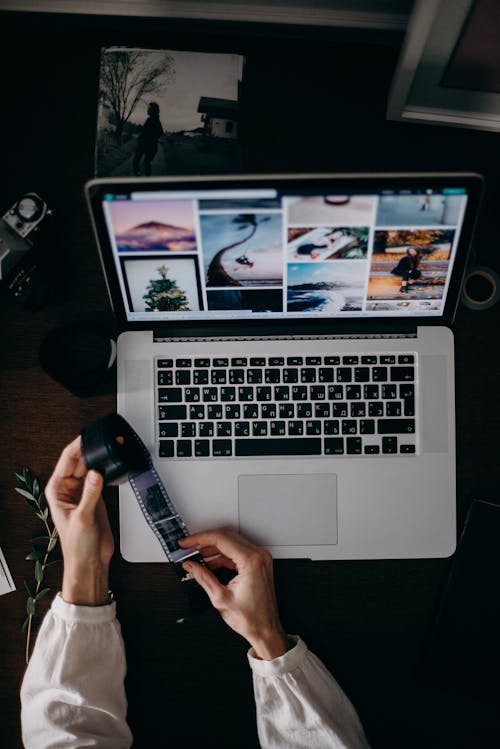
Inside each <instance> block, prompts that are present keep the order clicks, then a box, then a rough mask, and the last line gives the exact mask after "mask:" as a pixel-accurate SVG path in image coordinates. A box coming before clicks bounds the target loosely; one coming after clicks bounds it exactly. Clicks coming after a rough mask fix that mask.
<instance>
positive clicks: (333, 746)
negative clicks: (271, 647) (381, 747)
mask: <svg viewBox="0 0 500 749" xmlns="http://www.w3.org/2000/svg"><path fill="white" fill-rule="evenodd" d="M292 639H294V640H295V641H296V645H295V647H293V648H292V649H291V650H289V651H288V652H287V653H285V654H284V655H282V656H280V657H279V658H275V659H274V660H272V661H263V660H259V659H258V658H256V656H255V653H254V651H253V649H250V650H249V652H248V660H249V662H250V667H251V669H252V672H253V685H254V692H255V702H256V707H257V729H258V733H259V740H260V744H261V746H262V747H263V749H282V748H283V747H285V746H286V747H287V749H325V748H326V747H329V749H369V746H368V742H367V740H366V737H365V734H364V731H363V728H362V726H361V723H360V720H359V718H358V715H357V713H356V711H355V709H354V707H353V706H352V704H351V703H350V702H349V700H348V699H347V697H346V695H345V694H344V692H343V691H342V689H341V688H340V686H339V685H338V684H337V682H336V681H335V679H334V678H333V676H332V675H331V674H330V672H329V671H327V669H326V668H325V666H324V665H323V663H322V662H321V661H320V660H319V658H317V657H316V656H315V655H314V654H313V653H311V651H310V650H309V649H308V648H307V646H306V644H305V643H304V642H303V641H302V640H301V639H300V638H299V637H293V638H292Z"/></svg>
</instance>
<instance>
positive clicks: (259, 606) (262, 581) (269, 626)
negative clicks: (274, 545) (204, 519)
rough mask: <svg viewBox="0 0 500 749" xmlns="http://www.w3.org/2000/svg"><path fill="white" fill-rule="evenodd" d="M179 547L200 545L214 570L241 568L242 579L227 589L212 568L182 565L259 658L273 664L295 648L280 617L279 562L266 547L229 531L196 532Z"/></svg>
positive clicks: (237, 578) (194, 563) (233, 581)
mask: <svg viewBox="0 0 500 749" xmlns="http://www.w3.org/2000/svg"><path fill="white" fill-rule="evenodd" d="M179 545H180V546H183V547H190V546H196V547H198V548H199V550H200V552H201V554H202V555H203V556H204V557H207V564H208V565H209V566H210V567H211V569H217V568H219V567H226V568H228V569H233V570H236V572H237V575H236V576H235V577H233V578H232V580H230V582H229V583H228V584H227V585H222V583H220V582H219V580H218V579H217V578H216V576H215V575H214V573H213V572H212V571H211V569H208V567H203V565H201V564H198V563H197V562H193V561H187V562H184V564H183V565H182V566H183V567H184V569H185V570H186V571H187V572H190V573H191V574H192V576H193V577H194V579H195V580H196V581H197V582H198V583H199V584H200V585H201V587H202V588H203V589H204V590H205V592H206V593H207V595H208V597H209V598H210V601H211V602H212V605H213V606H214V608H216V609H217V610H218V611H219V613H220V614H221V616H222V618H223V619H224V621H225V622H226V624H228V625H229V626H230V627H231V629H234V631H235V632H238V634H240V635H242V637H244V638H245V639H246V640H247V641H248V642H249V643H250V645H251V646H252V647H253V649H254V651H255V654H256V655H257V657H258V658H262V659H263V660H272V659H273V658H277V657H278V656H280V655H283V654H284V653H286V651H287V650H289V649H290V646H291V643H290V642H289V639H288V637H287V635H286V634H285V631H284V629H283V627H282V625H281V622H280V618H279V614H278V605H277V602H276V595H275V591H274V581H273V559H272V556H271V554H270V553H269V552H268V551H267V550H266V549H263V548H261V547H259V546H255V545H254V544H252V543H250V541H247V540H246V539H245V538H243V536H240V535H239V534H238V533H235V532H234V531H231V530H225V529H216V530H209V531H203V532H201V533H195V534H193V535H192V536H188V537H187V538H184V539H182V541H180V542H179Z"/></svg>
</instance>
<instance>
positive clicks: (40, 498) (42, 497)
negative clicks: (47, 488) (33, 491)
mask: <svg viewBox="0 0 500 749" xmlns="http://www.w3.org/2000/svg"><path fill="white" fill-rule="evenodd" d="M38 506H39V507H40V509H41V510H45V508H46V507H47V500H46V499H45V494H44V493H43V492H40V494H39V496H38Z"/></svg>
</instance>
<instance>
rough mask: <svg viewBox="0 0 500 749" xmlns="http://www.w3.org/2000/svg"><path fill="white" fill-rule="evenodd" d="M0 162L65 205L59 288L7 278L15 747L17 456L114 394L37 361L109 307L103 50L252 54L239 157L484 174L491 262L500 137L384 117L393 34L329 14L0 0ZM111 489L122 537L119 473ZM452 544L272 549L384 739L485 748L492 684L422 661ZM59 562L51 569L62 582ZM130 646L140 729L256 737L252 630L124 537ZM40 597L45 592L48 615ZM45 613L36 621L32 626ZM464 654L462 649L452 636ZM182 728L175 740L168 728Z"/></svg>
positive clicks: (251, 743)
mask: <svg viewBox="0 0 500 749" xmlns="http://www.w3.org/2000/svg"><path fill="white" fill-rule="evenodd" d="M0 23H1V27H2V31H3V43H2V48H1V50H0V61H1V67H0V69H1V71H2V72H1V76H2V86H1V103H2V125H1V132H2V141H1V142H2V169H1V173H2V180H1V182H0V210H2V212H3V211H4V210H5V209H7V208H8V207H10V205H11V204H12V203H13V202H14V200H15V199H16V198H17V197H18V196H19V195H20V194H21V193H22V192H24V191H28V190H36V191H38V192H39V193H40V194H41V195H43V196H44V197H45V198H46V199H47V200H48V202H49V204H50V205H51V206H52V207H54V208H55V209H56V211H57V219H56V228H57V234H58V239H57V247H56V248H55V249H56V254H57V256H58V258H59V260H58V263H57V266H58V267H57V272H58V281H57V287H56V294H55V296H54V298H53V299H52V300H51V301H50V302H48V303H47V304H46V305H45V306H44V307H43V308H42V309H40V310H39V311H38V312H36V313H30V312H28V311H27V310H25V309H23V308H21V307H20V306H18V305H17V303H16V302H15V301H14V300H13V299H11V298H10V297H8V295H6V294H5V292H2V294H0V356H1V371H0V378H1V379H0V404H1V412H0V413H1V425H2V431H1V451H0V545H1V547H2V548H3V551H4V553H5V555H6V557H7V560H8V563H9V566H10V569H11V571H12V574H13V576H14V580H15V583H16V586H17V591H16V592H15V593H12V594H9V595H7V596H5V597H2V598H0V664H1V672H0V673H1V678H0V736H1V744H2V746H4V747H6V749H11V748H14V747H17V746H20V733H19V717H18V714H19V698H18V692H19V685H20V681H21V678H22V675H23V672H24V634H23V633H22V632H21V625H22V622H23V620H24V610H25V604H26V595H25V592H24V590H23V580H24V579H26V578H29V577H30V576H31V575H32V573H33V569H32V568H33V563H32V562H28V561H26V560H25V556H26V554H27V553H28V551H29V550H30V544H29V539H30V537H31V536H33V535H37V533H38V520H37V519H36V517H35V515H34V513H33V512H32V510H30V509H29V508H28V507H27V506H26V504H25V503H24V502H23V500H22V499H21V498H20V497H19V495H17V494H16V492H15V491H14V486H15V478H14V472H15V471H18V470H19V469H20V468H21V467H22V466H29V467H30V468H31V470H32V471H33V472H34V473H35V474H36V475H38V476H39V477H41V478H42V479H43V480H46V479H47V478H48V476H49V475H50V472H51V470H52V467H53V465H54V463H55V461H56V459H57V457H58V455H59V452H60V450H61V448H62V447H63V446H64V445H65V444H66V443H67V442H68V441H69V440H70V439H72V438H73V437H74V436H75V435H76V434H77V433H78V432H79V431H80V430H81V428H82V427H83V426H84V425H85V424H87V423H89V422H90V421H92V420H94V419H96V418H99V417H101V416H104V415H105V414H106V413H108V412H110V411H112V410H114V407H115V398H114V394H113V392H109V393H107V394H103V395H99V396H95V397H91V398H87V399H82V398H78V397H76V396H74V395H72V394H70V393H69V392H68V391H66V390H65V389H64V388H63V387H62V386H61V385H59V384H57V383H56V382H55V381H53V380H52V379H50V378H49V377H48V376H47V375H46V374H45V373H44V372H43V370H42V369H41V367H40V365H39V362H38V348H39V345H40V343H41V342H42V340H44V338H45V336H46V335H47V333H48V332H49V331H51V330H53V329H54V328H55V327H58V326H60V325H62V324H64V323H66V322H71V321H79V320H84V319H93V320H100V321H103V323H104V324H106V325H112V324H113V321H112V317H111V313H110V309H109V304H108V299H107V296H106V290H105V284H104V280H103V278H102V274H101V271H100V266H99V262H98V256H97V252H96V248H95V244H94V240H93V236H92V232H91V228H90V224H89V220H88V217H87V213H86V209H85V205H84V201H83V191H82V186H83V183H84V181H85V180H86V179H87V178H89V177H91V176H92V174H93V147H94V129H95V115H96V101H97V71H98V63H99V48H100V46H101V45H107V44H130V45H135V46H148V47H152V48H165V49H188V50H189V49H191V50H200V51H221V52H224V51H230V52H237V53H242V54H245V55H246V58H247V67H246V83H245V98H244V102H243V115H242V124H241V143H242V157H243V164H244V168H245V170H246V171H261V172H270V171H273V170H274V171H277V170H283V171H300V170H307V171H314V170H317V171H354V170H359V171H369V170H380V171H382V170H386V171H389V170H401V171H403V170H411V169H413V170H463V169H468V170H473V171H479V172H481V173H483V174H484V175H485V177H486V180H487V192H486V198H485V201H484V204H483V209H482V212H481V215H480V220H479V226H478V232H477V235H476V241H475V245H474V249H475V252H476V253H477V261H478V262H480V263H481V264H485V265H489V266H491V267H493V268H494V269H496V271H497V272H498V271H499V270H500V268H499V265H500V263H499V260H498V257H499V244H498V230H497V226H498V205H499V204H500V201H499V197H500V196H499V187H498V166H499V148H498V136H497V135H496V134H492V133H480V132H474V131H465V130H458V129H449V128H444V127H435V128H433V127H428V126H412V125H400V124H395V123H388V122H387V121H386V120H385V104H386V97H387V91H388V86H389V84H390V80H391V76H392V73H393V70H394V65H395V63H396V60H397V55H398V52H399V46H400V42H401V39H400V38H398V37H397V36H391V35H385V36H384V35H378V36H376V37H373V38H368V37H366V35H358V36H356V35H355V34H353V33H349V34H348V35H343V34H342V33H341V32H339V31H336V32H331V33H330V34H328V33H327V32H326V31H321V30H318V31H317V32H313V31H311V30H309V31H303V33H302V34H301V33H299V32H297V33H295V32H291V31H290V30H288V32H287V33H280V32H279V31H277V30H269V29H263V28H259V27H247V28H242V27H233V26H227V27H226V26H224V25H220V24H219V25H217V26H213V25H212V26H210V25H208V26H207V25H206V24H205V25H203V24H201V25H200V24H197V25H196V24H195V25H193V24H191V25H190V24H187V23H180V22H176V23H167V22H163V23H152V22H146V21H140V20H134V19H121V20H118V19H106V18H99V19H90V20H89V19H78V18H77V19H75V18H72V19H70V18H64V17H54V18H50V19H48V20H47V19H44V18H41V17H36V16H21V15H18V14H12V15H11V14H7V13H5V12H4V13H0ZM499 309H500V307H499V306H497V307H493V308H492V309H490V310H488V311H483V312H472V311H470V310H467V309H465V308H463V307H460V308H459V310H458V314H457V317H456V321H455V324H454V333H455V339H456V366H457V374H456V386H457V478H458V489H457V513H458V521H459V526H460V527H461V525H462V523H463V519H464V516H465V512H466V509H467V507H468V505H469V503H470V501H471V500H472V499H473V498H482V499H488V500H493V501H495V500H496V501H499V500H500V494H499V479H500V462H499V460H498V446H499V440H498V436H497V435H498V429H499V426H500V424H499V404H498V384H499V348H500V347H499V344H498V340H499V339H498V330H499V323H500V318H499ZM106 500H107V504H108V509H109V512H110V515H111V519H112V525H113V530H114V533H115V537H116V539H117V541H118V524H117V497H116V490H109V491H106ZM449 564H450V561H449V560H439V559H428V560H420V561H415V560H400V561H376V562H370V561H362V562H360V561H350V562H349V561H346V562H321V563H320V562H318V563H315V564H313V563H310V562H307V561H299V560H288V561H280V562H278V563H276V584H277V591H278V598H279V602H280V607H281V612H282V617H283V620H284V623H285V626H286V627H287V629H288V630H289V631H291V632H298V633H300V634H301V635H302V636H303V638H304V639H305V640H306V642H307V643H308V644H309V645H310V646H311V647H312V649H314V651H315V652H316V653H317V654H318V655H319V656H320V657H321V658H322V659H323V660H324V662H325V663H326V664H327V665H328V666H329V667H330V668H331V669H332V671H333V673H334V674H335V675H336V677H337V678H338V679H339V681H340V682H341V684H342V685H343V686H344V688H345V689H346V691H347V693H348V694H349V696H350V697H351V699H352V700H353V702H354V704H355V705H356V707H357V709H358V711H359V713H360V715H361V717H362V720H363V722H364V725H365V727H366V731H367V734H368V736H369V738H370V741H371V742H372V745H373V747H374V748H376V747H380V748H381V749H382V748H383V749H388V748H391V747H394V749H400V748H401V747H405V748H406V749H408V748H409V747H415V748H416V747H418V748H419V749H421V748H422V747H426V749H432V748H434V747H435V748H436V749H438V748H439V749H443V748H444V747H455V748H456V747H471V746H473V747H474V748H475V749H479V748H480V747H491V746H493V745H496V743H497V742H498V735H499V729H500V719H499V716H498V711H497V709H496V708H495V706H494V705H493V704H490V703H489V702H488V701H481V700H478V699H475V698H472V697H469V696H467V695H463V696H457V695H453V694H451V693H447V692H438V691H434V690H431V689H428V688H424V687H423V686H421V685H420V684H419V683H418V682H417V679H416V674H417V669H418V665H419V663H420V660H421V657H422V654H423V652H424V648H425V642H426V637H427V636H428V633H429V628H430V626H431V624H432V621H433V617H434V613H435V607H436V604H437V601H438V599H439V595H440V593H441V589H442V585H443V582H444V579H445V577H446V573H447V571H448V569H449ZM60 577H61V570H60V568H58V567H57V566H54V567H52V568H51V571H50V573H48V584H49V585H50V586H51V587H52V590H53V591H54V592H55V591H56V590H57V589H58V586H59V584H60ZM111 584H112V588H113V590H114V591H115V595H116V598H117V599H118V611H119V618H120V621H121V623H122V627H123V633H124V637H125V642H126V647H127V656H128V676H127V685H126V686H127V692H128V698H129V719H130V723H131V726H132V729H133V732H134V734H135V737H136V746H138V747H152V746H155V747H156V746H163V745H165V746H168V745H174V742H178V741H179V740H183V744H184V745H185V746H189V747H191V746H198V745H202V746H205V747H211V746H214V747H215V746H217V747H238V748H244V747H255V746H257V737H256V730H255V717H254V703H253V697H252V685H251V677H250V672H249V669H248V666H247V663H246V645H245V643H244V642H243V641H242V640H241V639H240V638H239V637H238V636H236V635H235V634H233V633H232V632H231V631H230V630H229V629H228V628H227V627H226V626H225V625H224V624H223V623H222V622H221V621H220V620H219V618H218V616H217V614H215V613H214V612H207V613H206V614H203V615H199V616H198V617H196V618H192V619H190V620H187V621H185V622H184V624H182V625H179V624H176V619H177V618H178V617H179V615H180V614H181V613H182V611H183V599H182V598H181V597H180V594H179V591H178V587H177V584H176V580H175V578H174V576H173V575H172V573H171V571H170V570H169V568H168V566H167V565H143V564H136V565H133V564H128V563H126V562H125V561H124V560H123V559H121V558H120V557H119V555H118V553H117V554H116V555H115V558H114V561H113V566H112V579H111ZM49 600H50V597H48V599H47V601H46V603H45V607H42V606H41V605H40V611H39V614H38V616H37V626H38V624H39V621H40V618H41V615H42V614H43V611H44V610H46V607H47V606H48V604H49ZM35 629H36V628H35ZM457 657H459V654H457ZM169 739H170V743H169Z"/></svg>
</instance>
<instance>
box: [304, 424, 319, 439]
mask: <svg viewBox="0 0 500 749" xmlns="http://www.w3.org/2000/svg"><path fill="white" fill-rule="evenodd" d="M306 434H307V435H308V436H309V437H314V435H316V434H321V421H306Z"/></svg>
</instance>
